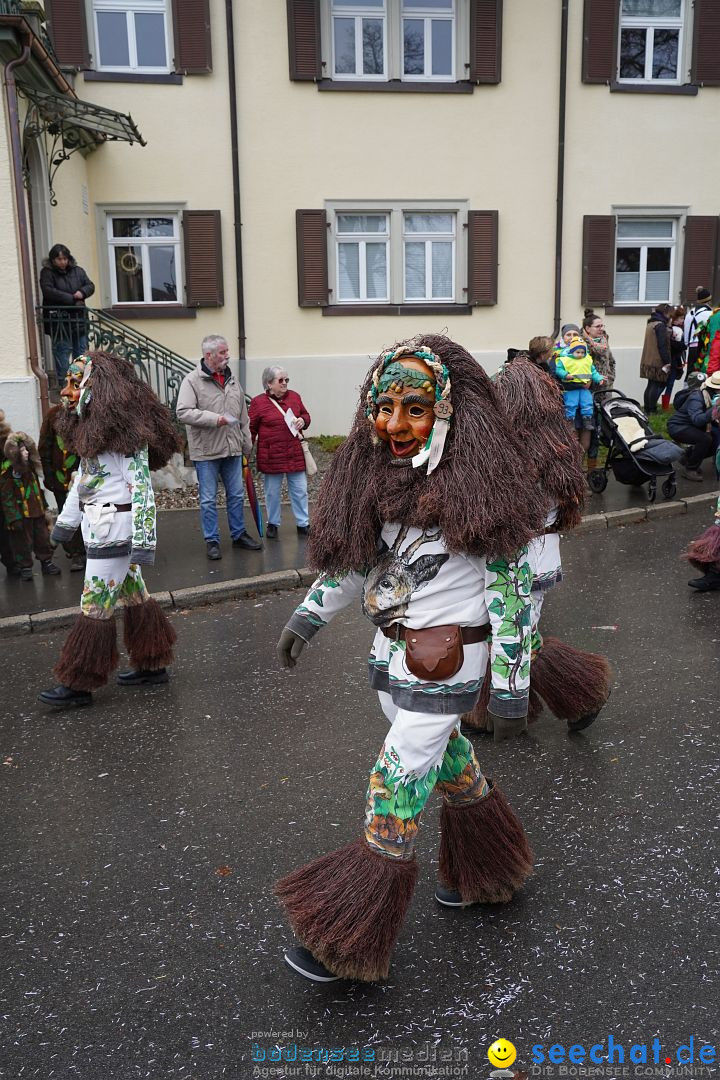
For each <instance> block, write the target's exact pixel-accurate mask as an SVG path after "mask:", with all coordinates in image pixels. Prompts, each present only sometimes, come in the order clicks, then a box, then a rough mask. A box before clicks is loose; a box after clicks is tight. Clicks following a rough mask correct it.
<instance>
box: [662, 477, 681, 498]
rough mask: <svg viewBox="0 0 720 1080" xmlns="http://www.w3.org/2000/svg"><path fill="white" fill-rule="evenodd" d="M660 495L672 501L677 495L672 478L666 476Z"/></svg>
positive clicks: (675, 485)
mask: <svg viewBox="0 0 720 1080" xmlns="http://www.w3.org/2000/svg"><path fill="white" fill-rule="evenodd" d="M662 493H663V495H664V496H665V498H666V499H674V498H675V495H676V493H677V484H676V483H675V479H674V477H672V476H668V478H667V480H664V481H663V486H662Z"/></svg>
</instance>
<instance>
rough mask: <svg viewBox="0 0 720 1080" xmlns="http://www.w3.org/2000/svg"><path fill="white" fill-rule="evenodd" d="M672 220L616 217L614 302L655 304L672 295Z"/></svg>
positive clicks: (674, 242) (674, 221)
mask: <svg viewBox="0 0 720 1080" xmlns="http://www.w3.org/2000/svg"><path fill="white" fill-rule="evenodd" d="M676 236H677V220H676V219H674V218H660V219H653V218H618V221H617V231H616V239H615V302H616V303H618V304H623V303H625V304H650V303H652V304H655V303H662V302H663V301H664V302H669V301H670V300H671V299H672V297H673V296H674V295H675V287H674V280H673V279H674V272H675V248H676Z"/></svg>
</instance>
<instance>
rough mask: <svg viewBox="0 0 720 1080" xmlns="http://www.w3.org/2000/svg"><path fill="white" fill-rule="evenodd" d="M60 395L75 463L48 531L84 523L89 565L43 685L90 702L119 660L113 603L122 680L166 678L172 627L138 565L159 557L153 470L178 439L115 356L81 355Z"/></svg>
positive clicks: (67, 530)
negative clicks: (123, 653) (120, 611)
mask: <svg viewBox="0 0 720 1080" xmlns="http://www.w3.org/2000/svg"><path fill="white" fill-rule="evenodd" d="M60 396H61V401H62V403H63V405H64V406H65V409H64V412H63V414H62V415H61V416H59V417H58V419H57V421H56V423H55V430H56V431H57V433H58V434H59V436H60V437H61V439H62V441H63V443H64V445H65V446H66V447H68V448H70V449H71V450H72V451H73V452H74V453H76V454H77V455H78V456H79V458H80V461H79V464H78V469H77V473H76V476H75V480H74V482H73V485H72V487H71V488H70V491H69V492H68V495H67V499H66V501H65V505H64V506H63V508H62V511H61V512H60V515H59V517H58V519H57V522H56V524H55V528H54V529H53V532H52V539H53V541H55V542H56V543H66V542H69V541H70V540H71V539H72V536H73V534H74V533H75V530H76V529H77V527H78V525H81V527H82V535H83V539H84V541H85V546H86V549H87V565H86V568H85V581H84V586H83V592H82V598H81V601H80V615H78V617H77V619H76V620H75V623H74V625H73V627H72V629H71V631H70V633H69V634H68V636H67V638H66V640H65V644H64V646H63V649H62V653H61V654H60V659H59V661H58V663H57V665H56V666H55V669H54V673H55V675H56V677H57V678H58V680H59V684H60V685H58V686H55V687H53V688H52V689H51V690H45V691H43V693H42V694H40V700H41V701H43V702H45V703H46V704H48V705H54V706H69V705H89V704H90V703H91V702H92V693H91V691H93V690H96V689H98V687H100V686H103V685H104V684H105V683H106V682H107V680H108V677H109V676H110V673H111V672H112V671H113V669H114V668H115V667H116V666H117V663H118V651H117V643H116V638H117V633H116V626H115V608H116V606H117V604H118V603H120V604H122V605H123V607H124V609H125V618H124V638H125V647H126V649H127V651H128V654H129V656H130V661H131V664H132V669H131V670H130V671H126V672H121V673H120V675H119V676H118V682H120V683H121V684H124V685H129V686H132V685H137V684H139V683H159V682H167V678H168V676H167V671H166V670H165V669H166V666H167V665H168V664H169V663H171V662H172V658H173V644H174V642H175V638H176V635H175V631H174V629H173V627H172V626H171V624H170V622H169V621H168V619H167V616H166V615H165V613H164V612H163V611H162V609H161V608H160V606H159V604H158V603H157V601H156V600H153V599H152V598H151V597H150V595H149V593H148V591H147V589H146V588H145V583H144V581H143V578H142V573H141V569H140V567H141V565H143V564H152V563H153V562H154V559H155V543H156V534H155V499H154V497H153V490H152V483H151V480H150V470H151V469H159V468H162V467H163V466H164V465H166V464H167V462H168V461H169V460H170V457H171V456H172V454H174V453H175V451H176V450H177V449H178V447H179V442H180V441H179V438H178V435H177V432H176V431H175V428H174V426H173V423H172V418H171V416H170V412H169V410H168V409H167V408H166V407H165V406H164V405H161V404H160V402H159V401H158V399H157V397H156V396H155V394H154V393H153V391H152V390H151V389H150V387H149V386H148V385H147V383H144V382H142V381H141V380H140V379H139V378H138V377H137V375H136V374H135V370H134V368H133V366H132V364H131V363H130V362H129V361H128V360H124V359H122V358H121V357H118V356H113V355H111V354H109V353H104V352H90V353H88V354H87V355H84V356H79V357H77V358H76V359H74V360H73V361H72V363H71V365H70V367H69V369H68V373H67V378H66V381H65V386H64V387H63V389H62V391H61V395H60Z"/></svg>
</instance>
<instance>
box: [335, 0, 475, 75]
mask: <svg viewBox="0 0 720 1080" xmlns="http://www.w3.org/2000/svg"><path fill="white" fill-rule="evenodd" d="M457 2H458V0H329V4H330V7H329V11H330V22H331V34H330V41H331V53H332V78H333V79H346V80H353V81H357V80H363V81H364V80H368V81H376V82H378V81H388V80H392V79H399V80H403V81H432V80H436V81H440V82H451V81H454V80H455V79H456V78H459V77H464V75H465V73H464V72H462V73H461V75H460V76H458V74H457V72H456V54H457V51H458V46H457V38H458V18H457V12H456V3H457Z"/></svg>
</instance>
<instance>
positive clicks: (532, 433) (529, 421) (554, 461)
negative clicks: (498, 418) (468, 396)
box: [495, 357, 587, 529]
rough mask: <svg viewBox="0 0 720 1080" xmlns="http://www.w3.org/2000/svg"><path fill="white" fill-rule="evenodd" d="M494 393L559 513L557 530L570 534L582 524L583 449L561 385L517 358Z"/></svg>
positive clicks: (503, 371) (497, 381)
mask: <svg viewBox="0 0 720 1080" xmlns="http://www.w3.org/2000/svg"><path fill="white" fill-rule="evenodd" d="M495 389H496V390H497V394H498V397H499V399H500V401H501V403H502V405H503V406H504V408H505V410H506V412H507V415H508V418H509V420H510V423H511V425H512V428H513V430H514V431H515V432H516V433H517V434H518V435H519V436H520V438H521V439H522V441H523V444H524V445H525V448H526V450H527V451H528V452H529V455H530V458H531V459H532V462H533V465H534V468H535V472H536V475H537V477H538V482H539V483H540V484H541V485H542V489H543V491H544V492H545V493H546V495H547V497H548V503H549V506H548V509H551V508H552V507H553V506H557V507H558V509H559V514H558V518H557V525H558V527H559V528H561V529H574V528H575V527H576V526H577V525H579V524H580V521H581V519H582V509H583V504H584V502H585V494H586V491H587V486H586V484H585V477H584V475H583V471H582V448H581V446H580V443H579V442H578V440H577V439H576V438H575V432H574V430H573V427H572V424H570V422H569V421H568V420H566V419H565V410H564V408H563V398H562V389H561V388H560V385H559V383H558V382H557V381H556V380H555V379H553V377H552V376H551V375H547V374H546V373H545V372H544V371H543V370H542V369H541V368H539V367H538V366H537V365H536V364H533V363H532V362H531V361H529V360H525V359H523V358H522V357H516V358H515V359H514V360H513V361H512V363H510V364H506V365H505V367H504V368H503V370H502V372H501V373H500V375H498V377H497V379H496V380H495Z"/></svg>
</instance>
